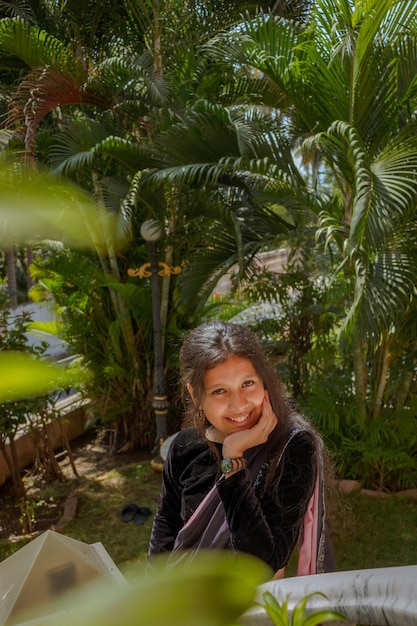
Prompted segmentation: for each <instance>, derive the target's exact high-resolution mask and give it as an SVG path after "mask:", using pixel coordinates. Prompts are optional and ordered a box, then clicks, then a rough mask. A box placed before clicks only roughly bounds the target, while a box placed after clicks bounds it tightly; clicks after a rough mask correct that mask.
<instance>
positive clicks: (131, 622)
mask: <svg viewBox="0 0 417 626" xmlns="http://www.w3.org/2000/svg"><path fill="white" fill-rule="evenodd" d="M153 563H154V561H153ZM165 565H166V560H165V559H164V558H162V559H159V558H156V559H155V567H153V568H152V570H150V571H149V572H147V573H145V574H144V573H143V566H142V570H141V572H138V573H137V575H136V576H133V577H132V578H129V582H128V583H127V584H126V585H125V586H123V585H118V584H115V583H112V584H109V583H108V582H107V581H106V582H99V583H93V584H87V585H86V586H84V587H82V588H81V589H80V590H79V591H75V592H70V594H69V595H66V596H64V597H63V598H62V599H61V600H60V601H59V603H58V604H53V605H51V606H46V607H45V606H44V607H40V611H39V610H37V611H36V614H37V615H36V616H37V618H38V619H36V620H35V621H34V622H33V623H34V624H42V625H43V624H45V625H46V624H53V623H54V624H56V623H58V621H59V624H60V626H73V625H74V624H77V626H120V625H121V624H123V626H137V625H138V624H143V625H146V626H167V625H168V624H169V626H197V625H198V626H228V625H230V624H236V623H237V619H238V617H239V616H240V615H242V614H243V613H244V612H245V611H246V610H247V609H249V608H250V607H251V606H252V605H253V603H254V601H255V595H256V591H257V589H256V587H257V586H258V585H260V584H262V583H264V582H266V581H267V580H268V579H269V578H271V576H272V572H271V570H270V569H269V568H268V567H267V566H266V565H265V563H263V562H261V561H259V560H258V559H255V558H254V557H251V556H249V555H244V554H236V553H233V552H228V551H222V552H216V551H214V550H210V551H207V552H206V553H204V552H201V553H199V554H198V555H197V556H196V557H195V559H194V560H193V561H192V562H191V563H187V564H186V565H184V566H176V567H175V568H174V569H170V568H166V567H165ZM40 615H42V617H41V621H39V617H40ZM28 617H32V618H33V615H31V616H28ZM31 623H32V622H31Z"/></svg>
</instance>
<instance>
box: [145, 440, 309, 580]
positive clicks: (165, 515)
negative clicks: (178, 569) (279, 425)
mask: <svg viewBox="0 0 417 626" xmlns="http://www.w3.org/2000/svg"><path fill="white" fill-rule="evenodd" d="M215 445H218V447H219V453H220V458H221V445H220V444H215ZM278 457H279V453H278V451H277V452H276V453H275V454H274V452H272V453H271V455H270V457H269V458H268V459H267V460H266V462H265V463H264V464H263V465H262V467H261V469H260V471H259V473H258V475H257V477H256V480H255V483H254V485H252V484H251V479H250V476H249V472H248V470H241V471H239V472H237V473H236V474H233V475H232V476H230V477H229V478H228V479H227V480H223V481H221V482H219V483H218V485H217V488H218V490H219V494H220V497H221V500H222V502H223V506H224V509H225V512H226V519H227V523H228V525H229V529H230V547H231V548H232V549H234V550H238V551H240V552H247V553H249V554H252V555H254V556H257V557H258V558H260V559H261V560H263V561H265V562H266V563H268V565H270V567H271V568H272V569H273V570H274V571H276V570H278V569H280V568H281V567H284V566H285V565H286V564H287V563H288V560H289V558H290V556H291V553H292V551H293V549H294V547H295V545H296V543H297V539H298V537H299V534H300V529H301V525H302V522H303V519H304V515H305V512H306V510H307V506H308V502H309V500H310V498H311V495H312V493H313V490H314V483H315V478H316V466H317V463H316V451H315V444H314V440H313V437H312V435H311V434H310V433H309V432H307V431H300V432H298V433H296V434H295V435H294V436H293V437H292V439H291V440H290V442H289V443H288V445H287V447H286V448H285V451H284V453H283V455H282V459H281V461H280V462H279V463H278V462H277V461H278ZM218 475H219V464H218V461H217V459H216V458H215V455H214V454H213V452H212V450H211V449H210V447H209V445H208V444H207V442H206V441H205V439H203V438H202V436H201V435H200V433H199V432H198V431H197V430H196V429H194V428H187V429H184V430H182V431H181V432H180V433H178V435H177V436H176V438H175V439H174V441H173V443H172V444H171V447H170V450H169V453H168V457H167V460H166V462H165V464H164V470H163V478H162V480H163V482H162V491H161V496H160V499H159V504H158V508H157V511H156V515H155V519H154V522H153V527H152V534H151V540H150V546H149V556H150V557H151V556H152V555H155V554H158V553H160V552H170V551H171V550H172V548H173V546H174V541H175V538H176V536H177V534H178V532H179V530H180V529H181V528H182V526H183V525H184V524H185V522H186V521H187V520H188V519H189V518H190V517H191V515H192V514H193V512H194V511H195V509H196V508H197V506H198V505H199V504H200V502H201V501H202V500H203V498H204V497H205V495H206V494H207V493H208V491H209V490H210V489H211V487H212V486H213V485H214V483H215V482H216V480H217V478H218Z"/></svg>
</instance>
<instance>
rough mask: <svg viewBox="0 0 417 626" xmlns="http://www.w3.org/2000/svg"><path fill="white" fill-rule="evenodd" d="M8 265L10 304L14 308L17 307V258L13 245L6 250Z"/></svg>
mask: <svg viewBox="0 0 417 626" xmlns="http://www.w3.org/2000/svg"><path fill="white" fill-rule="evenodd" d="M6 266H7V283H8V290H9V298H10V306H11V307H12V308H13V309H14V308H16V307H17V279H16V258H15V253H14V247H13V246H9V247H8V248H7V250H6Z"/></svg>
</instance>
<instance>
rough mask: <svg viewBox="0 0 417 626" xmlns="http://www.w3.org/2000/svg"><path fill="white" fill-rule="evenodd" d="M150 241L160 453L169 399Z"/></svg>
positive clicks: (155, 252)
mask: <svg viewBox="0 0 417 626" xmlns="http://www.w3.org/2000/svg"><path fill="white" fill-rule="evenodd" d="M148 243H149V256H150V262H151V272H152V276H151V289H152V319H153V338H154V396H153V403H152V407H153V410H154V413H155V424H156V441H155V448H154V453H156V454H159V449H160V447H161V444H162V442H163V441H164V440H165V439H166V438H167V436H168V430H167V414H168V406H169V403H168V399H167V395H166V386H165V375H164V354H163V348H162V345H163V344H162V324H161V298H160V291H159V277H158V270H159V262H158V249H157V245H156V243H155V242H154V241H150V242H148Z"/></svg>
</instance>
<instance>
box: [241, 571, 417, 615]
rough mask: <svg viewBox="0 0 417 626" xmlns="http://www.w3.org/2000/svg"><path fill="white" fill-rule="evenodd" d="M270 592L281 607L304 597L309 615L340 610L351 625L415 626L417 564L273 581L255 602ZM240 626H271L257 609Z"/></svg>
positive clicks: (260, 592)
mask: <svg viewBox="0 0 417 626" xmlns="http://www.w3.org/2000/svg"><path fill="white" fill-rule="evenodd" d="M265 591H269V592H270V593H271V594H272V595H273V596H274V597H275V598H276V599H277V600H278V602H279V603H280V604H281V603H282V602H284V600H285V599H286V598H287V597H289V602H288V607H289V611H292V610H293V609H294V607H295V606H296V605H297V604H298V603H299V602H300V601H301V600H302V599H303V598H304V597H305V596H307V595H309V594H311V593H314V592H317V591H318V592H320V593H323V594H324V595H325V596H326V598H324V597H323V596H320V595H317V596H313V597H312V598H311V599H310V601H309V602H308V604H307V608H309V609H311V612H314V611H320V610H325V609H326V610H334V611H339V612H340V613H342V614H343V615H345V617H347V619H348V620H349V621H350V622H352V623H354V624H372V625H373V626H416V624H417V565H410V566H406V567H388V568H380V569H369V570H356V571H347V572H335V573H331V574H316V575H314V576H299V577H295V578H287V579H283V580H276V581H271V582H269V583H266V584H264V585H261V586H260V587H259V590H258V597H257V602H259V603H261V604H262V602H263V593H264V592H265ZM239 624H240V626H270V624H271V621H270V620H269V618H268V616H267V614H266V612H265V610H264V609H263V608H261V607H259V606H255V607H254V608H252V609H250V610H249V611H247V612H246V613H245V614H244V615H243V616H242V617H241V618H240V619H239Z"/></svg>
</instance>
